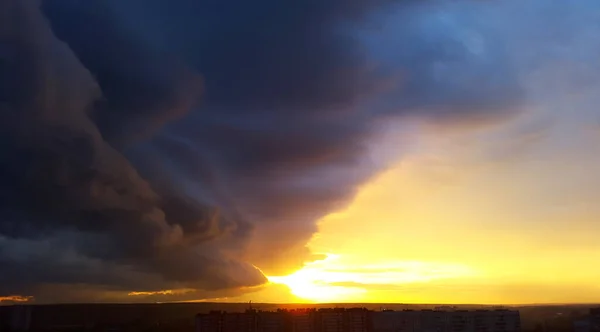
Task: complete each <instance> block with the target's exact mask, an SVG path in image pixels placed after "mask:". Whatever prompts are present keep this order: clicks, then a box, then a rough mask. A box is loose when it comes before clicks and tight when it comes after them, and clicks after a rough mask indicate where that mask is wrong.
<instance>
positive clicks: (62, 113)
mask: <svg viewBox="0 0 600 332" xmlns="http://www.w3.org/2000/svg"><path fill="white" fill-rule="evenodd" d="M41 3H42V9H43V14H42V12H40V11H39V10H38V8H37V3H36V2H35V1H24V0H0V5H1V7H0V9H1V10H0V13H1V14H0V15H2V20H0V22H2V23H1V24H0V38H1V39H0V56H1V62H0V70H1V71H0V97H1V98H2V99H1V100H0V110H1V112H2V114H1V115H2V122H1V124H0V136H1V138H2V140H1V141H0V156H1V159H0V187H1V188H2V189H1V190H0V198H1V200H0V207H1V208H2V211H3V217H2V219H1V222H0V269H1V270H3V271H10V273H6V274H3V275H2V276H0V281H1V282H0V283H1V284H2V286H0V295H2V294H9V295H13V294H15V293H16V292H17V293H19V294H23V295H34V296H35V295H37V296H38V298H42V297H45V298H48V296H49V295H48V294H54V295H52V296H59V294H60V292H53V291H52V289H63V288H64V287H67V286H66V285H87V289H88V290H97V291H93V292H91V291H88V292H86V293H85V294H87V295H86V296H87V298H88V299H89V300H95V299H99V298H101V297H102V294H100V293H102V292H128V291H156V290H160V289H184V288H192V289H199V290H210V291H213V290H219V289H233V288H239V287H243V286H253V285H257V284H260V283H262V282H264V281H265V279H264V276H263V275H262V274H261V273H260V271H258V270H257V269H255V268H254V267H253V266H252V265H251V264H250V263H252V264H255V265H257V266H260V267H261V268H264V269H265V270H266V271H267V272H275V271H277V272H281V271H282V270H284V271H285V270H286V269H289V268H290V266H297V264H299V263H302V261H303V260H305V259H308V258H309V257H310V254H309V253H308V252H307V251H306V249H305V248H304V244H305V243H306V241H307V239H308V238H309V237H310V236H311V235H312V234H313V233H314V231H315V230H316V226H315V220H316V219H318V218H319V217H320V216H323V215H324V214H326V213H327V212H329V211H332V210H334V209H336V208H339V207H342V206H343V204H344V203H345V202H346V201H347V199H348V198H350V197H351V196H352V194H353V193H354V191H355V188H356V186H357V185H358V184H360V183H362V182H364V181H365V180H366V179H367V178H368V176H369V175H371V174H372V173H373V171H375V170H377V169H378V166H379V165H378V164H377V162H376V161H372V162H371V161H369V160H366V159H365V158H364V152H365V151H366V142H367V139H368V138H369V136H370V134H371V132H372V131H373V130H374V129H376V124H377V121H378V120H381V119H383V118H382V117H383V116H389V115H390V114H392V115H395V114H399V115H427V116H432V115H437V114H439V113H440V112H445V113H450V115H452V116H456V117H460V116H466V115H470V114H480V113H486V114H487V113H488V112H490V111H494V110H498V109H505V108H509V105H512V104H513V103H515V100H518V99H519V97H520V96H519V89H518V84H517V82H516V80H515V78H514V77H513V76H511V72H510V70H504V71H500V72H496V71H493V70H492V67H495V66H496V65H497V64H498V61H496V60H497V59H496V58H494V59H496V60H494V59H492V60H485V61H484V60H481V59H482V58H481V57H477V56H474V55H473V54H472V52H470V51H469V50H468V48H467V47H465V46H464V44H463V43H462V42H460V41H446V39H447V38H446V37H447V36H445V35H443V34H442V35H439V31H438V30H435V29H434V30H435V31H434V33H433V37H431V38H430V39H425V42H424V43H422V42H421V36H420V35H419V31H420V32H424V33H426V32H427V31H428V30H427V28H424V30H423V29H422V30H423V31H422V30H419V27H418V26H415V24H416V23H415V21H414V20H412V21H411V19H410V17H409V16H406V17H404V19H405V20H406V22H404V23H402V22H401V23H399V26H398V28H397V29H398V31H397V32H398V35H397V37H393V38H391V40H393V41H394V43H395V44H394V47H396V51H398V54H399V56H398V57H397V58H395V57H393V56H392V57H389V56H388V57H385V56H384V57H377V56H374V55H373V52H377V49H378V48H379V47H381V46H382V45H381V43H378V42H377V40H376V39H373V38H371V39H370V40H371V42H373V41H374V42H375V44H374V45H369V41H365V40H362V39H364V38H365V37H364V36H363V35H362V34H361V33H359V31H361V29H362V28H361V27H365V28H372V27H373V26H372V25H373V24H375V23H377V20H378V19H382V18H385V15H384V13H385V10H387V9H388V8H395V9H396V10H400V12H402V11H403V10H406V11H412V10H414V8H413V7H411V6H413V5H414V2H412V1H400V0H389V1H367V0H353V1H348V0H335V1H334V0H331V1H318V0H307V1H301V2H294V3H292V2H286V1H275V0H272V1H271V0H269V1H260V2H250V1H245V0H229V1H192V0H177V1H170V2H166V1H162V0H145V1H141V0H129V1H123V0H102V1H100V0H88V1H78V0H43V1H41ZM399 4H402V5H403V6H407V7H394V6H397V5H399ZM388 6H392V7H388ZM416 8H418V7H416ZM46 19H47V20H48V21H46ZM417 25H418V24H417ZM415 29H416V30H415ZM414 31H417V32H414ZM369 38H370V37H369ZM367 39H368V38H367ZM384 44H385V43H384ZM440 47H441V48H440ZM496 47H498V48H500V49H501V45H500V46H498V45H496ZM400 48H401V49H400ZM473 63H475V65H474V66H472V64H473ZM501 64H502V65H504V64H503V63H501ZM440 65H442V67H443V68H445V70H442V71H441V73H442V74H441V75H440V70H437V69H436V68H438V67H439V66H440ZM507 66H508V65H507ZM507 68H508V67H507ZM479 71H483V72H485V73H486V75H483V76H482V74H477V73H476V72H479ZM488 74H489V75H488ZM485 82H487V83H486V84H483V83H485ZM488 83H489V84H488ZM201 96H202V98H200V97H201ZM382 96H383V97H386V98H385V99H384V100H383V102H382V101H381V99H377V98H378V97H382ZM442 106H446V107H442ZM431 109H437V111H432V110H431ZM448 110H450V111H448ZM178 119H179V120H178ZM175 120H177V121H175ZM22 275H26V276H27V277H26V278H20V277H19V276H22ZM53 287H54V288H53ZM44 294H45V295H44ZM105 295H106V294H105ZM65 296H66V295H65ZM66 297H68V296H66ZM57 300H58V299H57Z"/></svg>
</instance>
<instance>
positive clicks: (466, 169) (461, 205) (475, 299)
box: [230, 137, 600, 304]
mask: <svg viewBox="0 0 600 332" xmlns="http://www.w3.org/2000/svg"><path fill="white" fill-rule="evenodd" d="M459 138H460V137H459ZM459 138H457V139H454V140H453V142H455V144H450V145H448V144H445V143H444V142H442V141H432V142H429V143H428V144H425V147H424V148H423V150H422V151H421V152H420V153H417V154H414V155H412V156H409V157H405V158H403V160H402V161H401V162H400V163H398V164H397V165H395V166H394V167H392V168H391V169H389V170H387V171H385V172H384V173H382V174H379V175H378V176H377V177H375V178H374V179H373V180H372V181H371V182H369V183H368V184H366V185H364V186H363V187H362V188H361V190H360V191H359V194H358V195H357V196H356V197H355V199H354V201H353V202H352V203H351V204H350V206H349V207H348V208H347V209H345V210H343V211H339V212H336V213H332V214H330V215H328V216H326V217H324V218H323V219H322V220H321V221H320V222H319V232H318V234H315V236H314V237H313V239H312V240H311V241H310V243H308V245H307V246H308V248H309V249H310V250H311V251H312V252H315V253H327V254H328V257H327V258H326V259H324V260H322V261H316V262H312V263H307V264H306V265H305V267H304V268H302V269H301V270H299V271H297V272H295V273H292V274H290V275H287V276H270V277H269V279H270V281H271V284H272V285H285V286H287V288H289V291H290V292H291V294H292V295H294V296H296V297H297V298H299V299H302V300H306V301H309V302H310V301H312V302H402V303H482V304H483V303H507V304H518V303H556V302H559V303H566V302H594V301H597V300H598V299H600V286H599V285H598V282H597V281H598V280H600V265H598V263H597V262H600V241H597V234H599V230H600V227H598V226H597V225H598V223H597V220H598V218H599V217H600V207H596V205H597V204H596V203H595V202H596V200H595V199H594V198H595V197H598V194H600V192H599V190H598V189H597V187H596V185H595V184H594V183H593V181H592V183H589V184H588V182H589V181H591V180H590V178H589V177H586V176H585V174H592V172H593V169H595V167H596V166H598V165H600V162H599V160H600V158H598V157H595V156H596V155H600V154H591V155H590V151H589V150H588V151H587V152H586V153H587V154H588V155H583V154H582V155H574V156H571V158H565V155H564V153H570V154H573V152H572V151H566V152H564V153H563V154H562V155H561V154H560V153H561V151H560V150H559V151H558V152H557V151H556V150H555V151H554V152H553V153H554V154H552V155H550V154H549V155H538V156H536V157H535V158H526V157H522V158H519V159H518V160H515V159H512V158H513V156H512V155H510V154H507V155H506V156H502V155H501V154H500V157H497V159H495V160H493V159H491V158H489V157H487V156H480V155H478V153H477V151H480V150H481V144H480V143H469V140H467V139H466V138H465V139H464V140H462V141H461V140H460V139H459ZM513 143H514V142H513ZM595 149H596V150H598V148H595ZM598 152H600V151H598ZM575 157H577V158H579V159H577V158H575ZM582 160H585V162H583V161H582ZM582 163H583V164H584V165H586V166H585V167H588V168H589V169H585V167H584V166H582ZM557 175H561V176H557ZM575 189H577V190H575ZM570 190H571V191H572V192H570ZM269 287H270V286H267V287H266V288H267V289H268V288H269ZM265 294H266V293H265ZM249 296H250V297H252V296H256V297H260V296H261V295H260V292H259V293H256V294H254V295H253V294H250V295H249ZM262 299H263V300H265V298H264V297H263V298H262ZM230 300H232V299H230ZM266 300H268V301H270V302H281V301H278V300H277V297H276V296H268V297H267V298H266Z"/></svg>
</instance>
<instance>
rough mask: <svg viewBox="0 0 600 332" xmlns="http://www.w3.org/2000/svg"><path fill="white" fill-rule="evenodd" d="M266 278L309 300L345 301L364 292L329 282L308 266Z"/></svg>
mask: <svg viewBox="0 0 600 332" xmlns="http://www.w3.org/2000/svg"><path fill="white" fill-rule="evenodd" d="M268 279H269V281H270V282H272V283H275V284H282V285H285V286H287V287H288V288H289V289H290V292H291V293H292V294H293V295H295V296H297V297H299V298H302V299H304V300H308V301H311V302H319V303H326V302H330V303H331V302H347V301H353V300H356V299H358V298H360V296H361V295H363V294H364V293H366V290H365V289H362V288H358V287H346V286H340V285H332V284H329V283H327V281H325V280H324V279H326V278H324V276H323V275H321V271H317V270H314V269H310V268H304V269H302V270H299V271H297V272H295V273H293V274H290V275H287V276H270V277H268Z"/></svg>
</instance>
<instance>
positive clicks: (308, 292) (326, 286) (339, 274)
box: [268, 254, 474, 302]
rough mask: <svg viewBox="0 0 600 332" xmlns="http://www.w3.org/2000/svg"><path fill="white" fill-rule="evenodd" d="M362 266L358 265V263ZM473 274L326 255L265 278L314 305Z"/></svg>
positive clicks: (446, 267) (421, 264)
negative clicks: (323, 257) (383, 288)
mask: <svg viewBox="0 0 600 332" xmlns="http://www.w3.org/2000/svg"><path fill="white" fill-rule="evenodd" d="M361 263H362V264H361ZM468 275H474V272H473V271H471V270H470V269H469V268H467V267H464V266H458V265H457V266H453V265H449V264H432V263H424V262H388V263H377V264H364V263H363V262H360V261H359V260H356V258H352V257H343V256H340V255H333V254H328V255H327V258H325V259H323V260H319V261H315V262H311V263H307V264H306V265H305V267H304V268H303V269H301V270H299V271H297V272H295V273H293V274H290V275H287V276H269V277H268V279H269V281H270V282H272V283H275V284H283V285H286V286H287V287H288V288H289V289H290V291H291V293H292V294H294V295H295V296H298V297H300V298H302V299H306V300H310V301H314V302H355V301H365V300H366V297H365V295H367V293H368V291H369V288H373V287H395V286H398V285H403V284H409V283H426V282H429V281H431V280H435V279H443V278H453V277H464V276H468Z"/></svg>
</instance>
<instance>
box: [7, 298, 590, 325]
mask: <svg viewBox="0 0 600 332" xmlns="http://www.w3.org/2000/svg"><path fill="white" fill-rule="evenodd" d="M436 306H439V305H426V304H423V305H415V304H372V303H371V304H348V303H345V304H312V305H311V304H261V303H253V304H252V307H253V308H254V309H258V310H267V311H268V310H275V309H277V308H304V307H311V308H315V307H316V308H324V307H325V308H327V307H366V308H368V309H372V310H380V309H393V310H402V309H414V310H420V309H431V308H434V307H436ZM455 307H458V308H461V309H471V310H472V309H479V308H494V306H482V305H455ZM504 307H506V308H510V309H517V310H519V311H520V313H521V326H522V330H523V332H534V331H535V332H541V331H545V332H563V331H572V330H573V321H574V320H577V319H580V318H582V317H584V316H585V315H586V314H587V313H588V311H589V309H590V308H591V307H597V306H595V305H590V304H586V305H583V304H581V305H527V306H504ZM247 308H249V304H248V303H169V304H65V305H38V306H34V307H33V311H32V317H31V318H32V323H31V327H32V330H45V331H48V329H47V328H48V327H50V326H52V327H53V328H52V329H51V330H53V331H59V330H60V331H65V330H69V331H81V330H88V331H90V330H91V331H93V330H98V331H100V330H102V331H106V330H107V329H108V330H111V327H115V328H116V327H119V328H118V329H114V330H119V331H174V332H176V331H182V332H183V331H186V332H188V331H189V332H191V331H193V327H194V316H195V315H196V314H197V313H205V312H209V311H211V310H226V311H230V312H236V311H237V312H241V311H244V310H246V309H247ZM10 310H11V307H10V306H2V307H0V322H2V321H4V322H5V324H6V323H7V318H8V317H7V316H8V312H9V311H10ZM3 330H4V329H2V327H0V331H3Z"/></svg>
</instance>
